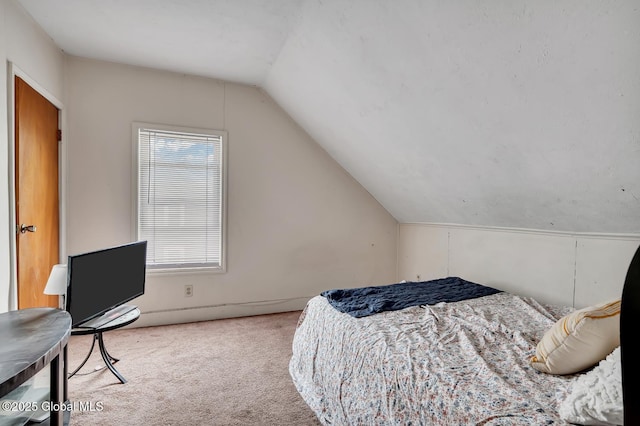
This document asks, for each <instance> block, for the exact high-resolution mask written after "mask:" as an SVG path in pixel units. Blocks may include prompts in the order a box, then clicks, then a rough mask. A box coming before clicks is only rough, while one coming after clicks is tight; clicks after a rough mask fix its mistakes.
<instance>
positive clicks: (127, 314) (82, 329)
mask: <svg viewBox="0 0 640 426" xmlns="http://www.w3.org/2000/svg"><path fill="white" fill-rule="evenodd" d="M121 306H126V308H123V309H120V310H118V308H119V307H118V308H116V309H114V310H111V311H109V312H107V313H106V314H105V316H106V315H108V316H107V319H108V321H107V322H103V323H102V325H97V326H93V327H88V326H86V325H85V324H88V323H91V321H88V322H86V323H82V324H81V325H80V326H79V327H77V328H73V329H71V335H72V336H83V335H87V334H93V340H92V342H91V348H89V353H88V354H87V356H86V357H85V358H84V360H83V361H82V363H80V365H79V366H78V368H76V369H75V370H73V371H72V372H71V373H70V374H69V378H71V377H73V376H74V375H75V374H76V373H77V372H78V371H80V369H81V368H82V367H83V366H84V365H85V364H86V363H87V361H88V360H89V357H91V354H92V353H93V348H94V347H95V345H96V340H97V341H98V347H99V348H100V355H102V360H103V361H104V363H105V366H106V367H107V368H108V369H109V370H111V372H112V373H113V374H114V375H115V376H116V377H117V378H118V380H120V383H123V384H124V383H126V382H127V380H126V379H125V378H124V377H122V374H120V372H119V371H118V370H116V368H115V367H114V366H113V364H115V363H116V362H118V361H120V360H119V359H118V358H115V357H113V356H111V354H109V352H107V349H106V348H105V346H104V338H103V337H102V333H104V332H106V331H111V330H116V329H118V328H122V327H124V326H126V325H129V324H131V323H132V322H134V321H136V320H137V319H138V318H140V309H138V307H136V306H133V305H121ZM129 308H130V309H129ZM123 311H124V313H122V312H123ZM114 312H115V313H114ZM112 316H113V318H111V317H112ZM99 319H100V320H102V319H103V317H99ZM98 324H99V323H98Z"/></svg>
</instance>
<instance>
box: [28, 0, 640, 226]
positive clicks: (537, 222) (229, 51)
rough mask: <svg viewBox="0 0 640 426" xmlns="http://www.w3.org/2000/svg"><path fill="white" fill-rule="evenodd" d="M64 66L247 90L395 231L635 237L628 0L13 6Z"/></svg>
mask: <svg viewBox="0 0 640 426" xmlns="http://www.w3.org/2000/svg"><path fill="white" fill-rule="evenodd" d="M19 3H21V4H22V5H23V7H24V8H25V9H26V10H27V11H28V13H30V14H31V16H33V18H34V19H35V21H36V22H38V23H39V24H40V26H42V28H43V29H44V30H45V31H46V32H47V33H48V34H49V35H50V36H51V38H52V39H53V40H54V42H55V43H56V44H57V45H58V46H59V47H60V48H61V49H62V50H64V51H65V52H66V53H68V54H71V55H76V56H81V57H88V58H95V59H101V60H107V61H112V62H121V63H126V64H132V65H141V66H146V67H152V68H157V69H164V70H170V71H177V72H181V73H187V74H193V75H200V76H206V77H213V78H217V79H223V80H228V81H233V82H239V83H246V84H251V85H256V86H259V87H261V88H263V89H264V90H265V91H266V92H267V93H269V95H270V96H271V97H273V98H274V99H275V100H276V101H277V102H278V103H279V104H280V105H281V106H282V107H283V108H284V109H285V110H286V111H287V112H288V113H289V114H290V115H291V116H292V117H293V118H294V119H295V120H296V121H297V122H298V123H299V124H300V126H302V127H303V128H304V129H305V130H306V131H307V132H308V133H309V134H310V135H311V136H312V137H313V138H314V139H315V140H316V141H317V142H318V143H319V144H320V145H322V146H323V147H324V149H325V150H326V151H327V152H328V153H329V154H330V155H331V156H332V157H333V158H335V160H336V161H337V162H338V163H340V164H341V165H342V166H343V167H344V168H345V169H346V170H347V171H348V172H349V173H350V174H351V175H352V176H353V177H354V178H355V179H357V180H358V181H359V182H360V183H361V184H362V185H363V186H364V187H365V188H366V189H367V190H368V191H369V192H370V193H371V194H372V195H373V196H374V197H375V198H376V199H377V200H378V201H379V202H380V203H381V204H382V205H383V206H384V207H385V208H386V209H387V210H388V211H389V212H390V213H391V214H392V215H393V216H394V217H395V218H396V219H397V220H398V221H400V222H405V223H406V222H437V223H458V224H468V225H486V226H505V227H523V228H534V229H545V230H560V231H573V232H614V233H640V25H638V24H639V23H640V5H639V4H638V2H637V0H619V1H615V2H610V1H601V0H586V1H585V0H558V1H553V2H540V1H536V0H515V1H508V2H505V1H501V0H488V1H482V2H478V1H472V0H461V1H442V0H47V1H42V0H19Z"/></svg>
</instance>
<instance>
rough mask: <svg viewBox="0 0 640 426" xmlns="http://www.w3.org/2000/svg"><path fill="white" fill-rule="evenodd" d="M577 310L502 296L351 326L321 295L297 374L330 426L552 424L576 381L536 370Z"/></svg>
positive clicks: (306, 321)
mask: <svg viewBox="0 0 640 426" xmlns="http://www.w3.org/2000/svg"><path fill="white" fill-rule="evenodd" d="M571 309H572V308H568V307H552V306H546V305H541V304H539V303H537V302H536V301H535V300H533V299H528V298H521V297H518V296H514V295H512V294H509V293H498V294H494V295H490V296H485V297H481V298H478V299H472V300H467V301H462V302H453V303H439V304H436V305H427V306H415V307H411V308H407V309H403V310H401V311H391V312H383V313H379V314H376V315H373V316H368V317H364V318H353V317H351V316H349V315H347V314H344V313H340V312H338V311H336V310H335V309H334V308H333V307H331V306H330V305H329V304H328V303H327V301H326V299H325V298H324V297H321V296H316V297H314V298H312V299H311V300H310V301H309V302H308V304H307V306H306V308H305V310H304V311H303V313H302V315H301V317H300V320H299V323H298V328H297V330H296V333H295V336H294V341H293V356H292V358H291V361H290V364H289V371H290V374H291V377H292V379H293V382H294V384H295V385H296V388H297V389H298V392H299V393H300V394H301V396H302V397H303V399H304V400H305V401H306V402H307V404H308V405H309V406H310V407H311V408H312V409H313V410H314V411H315V413H316V414H317V416H318V419H319V420H320V421H321V422H322V423H323V424H325V425H544V424H565V423H564V422H563V421H562V420H561V419H560V417H559V416H558V414H557V411H558V406H559V404H560V402H561V401H562V400H563V399H564V398H565V397H566V395H567V393H568V392H569V390H570V388H571V383H572V382H573V381H574V380H575V379H576V376H554V375H548V374H545V373H541V372H539V371H537V370H534V369H533V368H532V367H530V366H529V359H530V357H531V356H532V355H533V354H534V353H535V345H536V343H537V342H538V340H539V339H540V338H541V337H542V335H543V334H544V332H545V331H546V330H547V329H549V328H550V327H551V326H552V325H553V323H554V322H555V321H556V320H558V319H559V318H560V317H562V316H563V315H565V314H566V313H568V312H570V311H571Z"/></svg>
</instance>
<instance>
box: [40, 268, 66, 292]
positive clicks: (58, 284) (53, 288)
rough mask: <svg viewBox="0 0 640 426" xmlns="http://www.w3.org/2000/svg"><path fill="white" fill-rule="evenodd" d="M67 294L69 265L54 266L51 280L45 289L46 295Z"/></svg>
mask: <svg viewBox="0 0 640 426" xmlns="http://www.w3.org/2000/svg"><path fill="white" fill-rule="evenodd" d="M66 292H67V265H64V264H58V265H53V268H51V274H49V280H48V281H47V285H46V286H45V288H44V294H58V295H59V294H62V295H64V294H66Z"/></svg>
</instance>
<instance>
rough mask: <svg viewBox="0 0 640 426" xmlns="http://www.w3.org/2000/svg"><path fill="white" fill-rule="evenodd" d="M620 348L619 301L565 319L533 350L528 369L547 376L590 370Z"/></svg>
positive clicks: (587, 309) (547, 333)
mask: <svg viewBox="0 0 640 426" xmlns="http://www.w3.org/2000/svg"><path fill="white" fill-rule="evenodd" d="M619 345H620V299H616V300H613V301H610V302H606V303H601V304H599V305H595V306H591V307H588V308H583V309H578V310H576V311H573V312H572V313H570V314H568V315H566V316H564V317H563V318H561V319H560V320H559V321H557V322H556V323H555V324H554V325H553V327H551V329H549V330H548V331H547V332H546V333H545V335H544V336H543V337H542V339H541V340H540V342H538V345H537V346H536V354H535V356H533V357H532V358H531V366H532V367H533V368H535V369H536V370H539V371H542V372H544V373H550V374H572V373H577V372H578V371H582V370H584V369H586V368H589V367H592V366H594V365H595V364H597V363H598V362H599V361H601V360H603V359H604V358H605V357H606V356H607V355H608V354H610V353H611V352H612V351H613V350H614V349H615V348H616V347H617V346H619Z"/></svg>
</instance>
